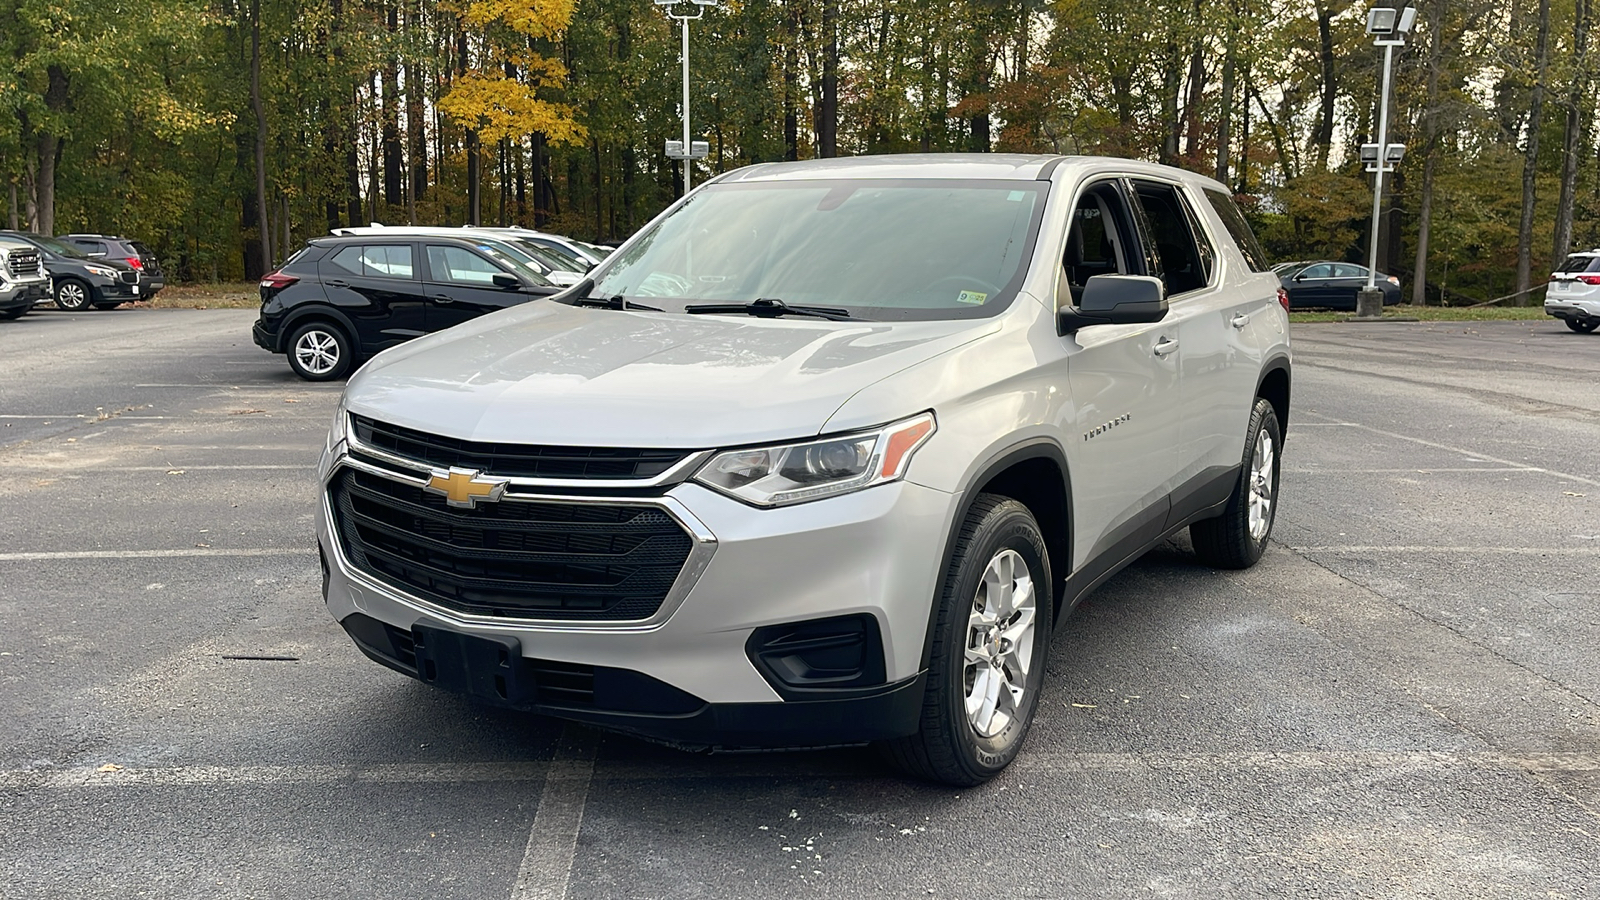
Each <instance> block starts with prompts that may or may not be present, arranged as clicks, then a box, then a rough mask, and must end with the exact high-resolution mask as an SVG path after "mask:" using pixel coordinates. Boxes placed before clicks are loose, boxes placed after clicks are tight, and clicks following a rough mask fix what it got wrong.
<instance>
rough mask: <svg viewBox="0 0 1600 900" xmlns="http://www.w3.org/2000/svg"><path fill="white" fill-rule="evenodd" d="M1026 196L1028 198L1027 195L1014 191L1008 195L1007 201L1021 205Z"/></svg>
mask: <svg viewBox="0 0 1600 900" xmlns="http://www.w3.org/2000/svg"><path fill="white" fill-rule="evenodd" d="M1024 196H1026V194H1024V193H1023V192H1022V191H1012V192H1011V193H1009V194H1007V195H1006V199H1007V200H1010V201H1011V202H1012V203H1020V202H1021V201H1022V198H1023V197H1024Z"/></svg>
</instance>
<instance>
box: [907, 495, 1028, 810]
mask: <svg viewBox="0 0 1600 900" xmlns="http://www.w3.org/2000/svg"><path fill="white" fill-rule="evenodd" d="M1051 583H1052V582H1051V576H1050V563H1049V555H1048V553H1047V552H1046V550H1045V543H1044V537H1043V535H1042V534H1041V533H1040V531H1039V524H1038V523H1037V522H1036V521H1034V518H1033V514H1032V513H1030V512H1029V511H1028V508H1027V507H1026V506H1023V505H1022V504H1021V503H1018V502H1017V501H1015V500H1012V499H1010V498H1007V497H1001V496H998V495H995V494H984V495H981V496H980V497H979V498H978V499H977V501H976V502H974V503H973V506H972V509H971V510H970V511H969V512H968V513H967V518H966V520H965V522H964V523H963V524H962V527H961V534H960V536H959V537H958V539H957V541H956V546H955V549H954V551H953V552H952V554H951V558H950V562H949V566H948V569H947V570H946V574H945V581H944V587H943V590H942V591H941V595H940V598H939V611H938V619H937V621H936V622H935V623H934V631H933V646H932V648H931V651H930V655H929V660H928V675H927V679H928V681H927V690H926V693H925V694H924V695H923V704H922V723H921V728H920V730H919V731H918V732H917V733H916V734H914V735H912V736H911V737H907V738H901V739H899V740H895V741H891V742H888V743H887V744H885V745H884V747H883V751H884V755H885V756H886V757H887V758H888V759H889V760H890V761H891V762H892V763H894V764H895V765H897V766H899V767H900V768H901V769H903V770H904V771H906V772H907V773H909V774H911V775H914V776H917V777H919V778H925V779H928V780H929V781H936V782H940V783H943V784H949V785H963V786H965V785H974V784H982V783H983V782H985V781H988V780H989V779H990V778H993V777H994V776H995V775H997V774H999V773H1000V771H1001V770H1002V769H1004V768H1005V767H1006V766H1007V765H1009V764H1010V763H1011V761H1012V760H1013V759H1015V758H1016V755H1017V752H1018V751H1019V750H1021V749H1022V741H1023V739H1024V738H1025V737H1026V736H1027V734H1028V726H1029V725H1031V724H1032V722H1033V714H1034V710H1035V708H1036V707H1037V706H1038V702H1039V688H1040V685H1041V684H1042V683H1043V680H1044V662H1045V656H1046V655H1047V654H1048V652H1049V646H1050V619H1051V615H1052V612H1053V610H1054V604H1053V603H1052V599H1051V589H1050V585H1051Z"/></svg>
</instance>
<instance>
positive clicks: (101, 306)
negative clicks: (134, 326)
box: [94, 303, 122, 309]
mask: <svg viewBox="0 0 1600 900" xmlns="http://www.w3.org/2000/svg"><path fill="white" fill-rule="evenodd" d="M121 305H122V304H121V303H96V304H95V305H94V308H95V309H116V308H117V307H119V306H121Z"/></svg>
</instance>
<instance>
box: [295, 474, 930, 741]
mask: <svg viewBox="0 0 1600 900" xmlns="http://www.w3.org/2000/svg"><path fill="white" fill-rule="evenodd" d="M342 464H343V461H342V459H340V460H337V461H334V462H333V463H332V464H330V465H325V467H324V468H325V471H324V474H325V479H324V483H325V484H326V481H327V478H330V477H331V476H332V475H333V474H334V473H335V471H336V470H337V468H338V467H339V466H340V465H342ZM664 498H666V502H669V503H670V504H671V506H672V508H673V509H674V510H675V511H676V512H677V514H678V515H679V516H681V517H686V518H689V519H692V520H693V523H694V526H695V527H694V528H693V529H692V531H693V532H695V533H696V534H697V535H698V540H700V541H701V542H702V544H703V545H706V546H705V549H706V550H707V551H708V554H707V556H708V558H706V559H704V561H703V562H702V563H701V565H700V571H699V573H698V575H694V574H693V573H692V572H689V573H688V574H687V575H686V576H685V578H686V579H687V586H686V588H685V589H684V590H681V591H680V590H676V589H675V590H674V596H672V597H671V598H669V600H668V601H667V603H666V605H664V606H663V608H662V609H661V611H660V613H659V614H658V615H656V616H653V617H652V618H651V619H650V620H648V621H646V622H644V623H637V622H616V623H607V622H572V621H564V622H532V621H523V620H517V621H485V620H484V619H483V618H481V617H474V616H469V615H461V614H458V613H456V612H453V611H452V610H449V609H444V608H441V607H439V606H437V605H435V604H433V603H430V602H428V601H426V600H423V599H421V598H418V597H415V596H411V595H409V594H407V593H405V592H403V591H401V590H397V589H395V588H394V587H392V586H390V585H389V584H387V583H384V582H381V581H379V580H378V579H376V578H374V577H372V576H370V575H368V574H366V573H364V572H361V571H359V570H357V569H356V568H355V567H354V566H353V565H352V564H351V562H350V561H349V560H348V559H347V558H346V557H345V555H344V553H343V552H342V551H341V549H340V547H341V545H340V542H339V540H338V538H337V536H336V535H335V534H334V532H333V527H334V526H333V514H332V510H331V508H330V506H329V501H328V495H327V491H326V490H324V492H323V500H322V503H321V504H319V506H320V510H319V523H318V538H319V542H320V545H321V547H322V548H323V555H324V567H325V571H326V575H327V577H326V585H325V591H324V595H325V599H326V602H327V604H328V608H329V611H330V612H331V613H332V614H333V616H334V618H335V619H337V620H338V621H339V622H341V623H342V624H344V626H345V627H346V629H347V630H348V631H350V633H351V635H352V638H353V639H354V640H355V641H356V644H357V646H358V647H360V648H361V649H362V651H363V652H364V653H366V654H367V655H368V656H370V657H372V658H373V659H374V660H376V661H378V662H380V663H383V664H384V665H387V666H389V667H390V668H394V669H396V670H397V671H401V672H404V673H406V674H408V675H412V676H413V677H417V675H416V671H415V668H414V666H415V661H414V660H413V661H411V663H410V664H409V665H408V663H407V662H406V654H405V652H403V651H404V649H405V648H404V646H403V645H404V644H405V643H406V641H408V640H410V639H411V638H410V635H412V634H413V633H414V628H417V627H420V628H422V629H428V628H438V629H444V630H447V631H449V632H452V633H458V634H465V635H473V636H478V637H484V638H489V639H492V640H497V641H502V642H514V647H515V651H514V652H515V653H516V654H518V655H519V656H520V657H521V659H522V660H523V661H524V662H523V663H522V665H523V666H533V667H535V668H536V669H537V668H538V667H541V666H542V667H549V666H552V665H554V666H556V667H558V668H559V667H560V666H569V667H570V666H580V667H586V668H589V669H592V670H593V671H594V672H595V673H597V675H596V677H597V678H600V677H601V676H603V675H604V673H622V674H612V675H606V676H604V677H610V678H622V679H623V680H624V681H628V680H634V681H637V682H638V683H639V684H647V685H658V686H659V689H657V688H654V687H652V688H651V689H649V690H642V689H641V690H635V691H624V692H622V693H620V694H618V695H617V696H618V697H626V696H630V695H637V694H643V695H649V696H658V697H665V698H675V699H674V700H673V702H671V703H665V705H662V704H657V705H656V706H654V707H651V708H648V709H634V708H627V704H626V702H624V701H623V700H619V699H608V698H607V697H605V696H603V692H601V693H596V695H595V696H594V698H593V701H592V702H591V703H590V704H589V705H587V706H582V707H577V706H573V705H571V704H565V705H563V704H562V703H559V702H554V703H552V702H548V701H547V700H546V699H544V697H543V692H542V690H540V689H535V690H534V691H533V693H532V694H531V695H530V696H531V697H532V698H533V699H528V698H527V697H523V699H522V700H521V701H520V702H507V703H506V704H505V705H511V706H515V707H517V708H522V709H529V710H532V711H535V712H540V713H545V714H549V715H555V716H561V717H566V718H573V719H580V720H582V721H585V722H590V723H593V724H597V725H604V726H606V727H611V728H615V729H620V730H624V731H630V732H633V733H637V734H641V735H645V736H649V737H653V738H656V739H660V740H665V741H669V742H672V743H676V744H687V745H693V746H704V747H724V748H734V747H791V746H822V745H833V744H843V743H860V742H864V741H871V740H879V739H884V738H889V737H896V736H902V735H906V734H910V733H912V732H914V731H915V730H916V727H917V721H918V717H919V715H920V708H921V700H922V681H921V678H922V655H923V644H924V642H925V639H926V635H927V630H928V622H929V616H930V610H931V604H932V602H933V600H934V598H935V596H936V594H937V588H938V581H939V572H940V569H941V568H942V560H941V555H942V551H943V547H944V541H945V538H946V536H947V535H948V533H949V526H950V518H951V516H953V515H954V513H955V509H956V505H957V504H956V500H957V498H956V497H955V496H953V495H951V494H947V493H943V492H941V491H937V490H934V489H931V488H927V487H923V486H920V485H915V484H910V483H907V482H896V483H892V484H888V485H882V486H879V487H875V488H870V489H868V490H865V491H861V492H859V493H855V494H849V495H845V496H841V497H834V498H830V499H827V500H821V501H817V502H814V503H806V504H800V505H797V506H791V507H784V508H779V509H756V508H753V507H750V506H746V505H745V504H742V503H740V502H738V501H736V500H733V499H731V498H729V497H725V496H723V495H722V494H719V493H716V492H714V491H711V490H708V489H705V488H702V487H700V486H698V485H695V484H691V483H685V484H679V485H677V486H675V487H673V488H672V489H671V490H670V491H668V492H667V493H666V494H665V495H664ZM859 614H865V615H867V616H870V617H871V619H872V621H873V622H874V623H875V624H876V626H877V631H878V635H879V637H880V638H881V646H882V653H883V656H884V666H883V670H882V671H883V676H884V677H883V680H882V682H881V683H879V684H876V685H872V686H868V687H853V688H850V689H840V690H837V691H833V692H830V691H828V690H815V691H810V692H807V694H806V697H805V699H793V698H794V693H793V692H792V691H788V692H786V693H789V695H790V697H791V699H788V700H785V699H784V698H783V696H781V695H780V693H779V689H778V688H775V686H774V684H773V683H770V682H769V681H768V678H767V677H766V676H764V675H763V674H762V672H761V670H760V669H759V668H758V666H757V664H756V663H755V662H754V661H753V660H752V658H751V651H750V650H749V649H748V648H747V644H748V643H749V642H750V641H751V636H752V634H753V633H754V632H755V631H756V630H757V629H760V628H763V627H765V626H776V625H782V624H785V623H797V622H806V621H811V620H816V619H825V618H831V617H837V616H849V615H859ZM508 646H512V644H509V643H508ZM640 679H642V681H640ZM598 683H599V682H597V684H598ZM480 696H483V699H487V700H489V701H490V702H497V701H496V699H495V697H493V696H485V695H480Z"/></svg>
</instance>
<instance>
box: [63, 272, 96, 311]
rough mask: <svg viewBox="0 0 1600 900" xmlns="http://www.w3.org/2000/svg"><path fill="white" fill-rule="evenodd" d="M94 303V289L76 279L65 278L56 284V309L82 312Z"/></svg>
mask: <svg viewBox="0 0 1600 900" xmlns="http://www.w3.org/2000/svg"><path fill="white" fill-rule="evenodd" d="M93 303H94V288H92V287H90V286H89V284H88V282H85V281H80V280H78V279H76V278H63V279H61V280H60V281H57V282H56V309H64V310H67V311H68V312H81V311H82V310H85V309H88V308H89V306H90V305H91V304H93Z"/></svg>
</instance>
